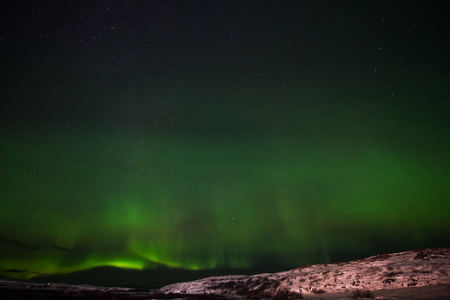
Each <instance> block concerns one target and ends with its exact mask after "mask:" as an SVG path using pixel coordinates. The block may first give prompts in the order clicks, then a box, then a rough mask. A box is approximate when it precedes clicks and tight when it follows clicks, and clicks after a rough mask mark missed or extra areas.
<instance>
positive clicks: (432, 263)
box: [159, 248, 450, 298]
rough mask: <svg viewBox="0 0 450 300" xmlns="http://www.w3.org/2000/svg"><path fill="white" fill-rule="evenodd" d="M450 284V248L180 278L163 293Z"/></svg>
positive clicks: (278, 292) (316, 291) (300, 292)
mask: <svg viewBox="0 0 450 300" xmlns="http://www.w3.org/2000/svg"><path fill="white" fill-rule="evenodd" d="M430 285H446V286H449V285H450V249H449V248H438V249H423V250H413V251H406V252H400V253H394V254H381V255H377V256H372V257H368V258H365V259H360V260H355V261H351V262H346V263H336V264H322V265H307V266H303V267H300V268H297V269H294V270H290V271H286V272H279V273H273V274H258V275H253V276H241V275H233V276H220V277H209V278H205V279H201V280H196V281H191V282H183V283H176V284H171V285H168V286H165V287H163V288H161V289H160V290H159V293H162V294H182V295H216V296H225V297H255V298H272V297H273V298H287V297H301V296H307V295H325V294H328V293H342V292H346V293H351V292H352V291H360V292H361V293H363V292H365V291H376V290H386V289H388V290H390V289H392V290H393V289H399V288H410V287H421V286H430Z"/></svg>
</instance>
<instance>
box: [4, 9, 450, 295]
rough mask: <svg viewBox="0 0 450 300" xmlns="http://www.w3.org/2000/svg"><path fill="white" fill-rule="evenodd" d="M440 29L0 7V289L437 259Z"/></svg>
mask: <svg viewBox="0 0 450 300" xmlns="http://www.w3.org/2000/svg"><path fill="white" fill-rule="evenodd" d="M446 12H448V7H447V6H446V5H445V4H441V5H438V4H437V3H435V4H426V3H425V2H418V3H410V2H409V1H406V2H404V3H403V2H395V3H390V2H389V1H388V2H383V1H382V2H377V3H373V4H368V3H359V2H358V1H350V2H334V1H330V2H328V1H324V2H320V3H319V4H317V3H314V4H312V3H309V4H308V3H303V2H296V1H285V2H276V1H259V2H253V1H227V2H220V1H219V2H215V1H198V2H192V3H183V4H182V3H181V2H178V1H174V2H170V1H168V2H166V1H155V2H150V3H146V2H145V1H129V2H118V1H76V2H70V1H68V2H64V4H63V3H59V2H57V1H41V2H34V1H14V2H11V3H8V4H7V5H5V6H4V7H2V8H1V20H2V23H1V29H2V31H1V50H2V55H1V65H2V70H1V72H0V74H1V78H2V85H1V100H2V101H1V112H0V115H1V130H0V135H1V147H0V159H1V160H0V161H1V177H0V179H1V180H0V188H1V191H2V193H1V198H0V275H4V276H8V277H12V278H21V279H30V278H32V279H33V280H39V278H40V277H42V276H57V275H61V274H68V273H72V272H78V271H89V270H93V269H95V268H97V267H116V268H122V269H132V270H139V271H141V272H152V274H154V276H156V277H157V276H158V272H159V270H164V272H166V271H167V270H174V271H173V273H172V275H171V276H172V277H171V278H170V281H171V282H176V281H177V280H178V277H177V275H176V274H177V272H178V271H180V272H181V271H183V270H185V271H186V270H188V271H189V270H208V271H209V272H211V274H214V270H217V272H221V273H223V272H228V273H229V274H233V273H234V270H239V271H240V272H248V273H252V271H253V270H261V271H281V270H284V269H288V268H295V267H298V266H300V265H303V264H310V263H327V262H336V261H341V260H349V259H357V258H361V257H364V256H368V255H373V254H378V253H383V252H392V251H403V250H409V249H416V248H425V247H449V246H450V241H449V239H448V237H449V234H450V229H449V222H448V220H450V210H449V208H450V205H449V203H450V202H449V200H450V199H449V195H450V172H449V170H450V139H449V138H448V137H449V128H450V121H449V120H448V115H449V112H450V110H449V107H450V106H449V101H450V98H449V97H450V87H449V84H448V82H449V79H450V76H449V75H450V72H449V70H450V56H449V45H450V40H449V32H448V28H450V27H449V26H448V25H449V24H448V19H447V13H446ZM149 270H150V271H149ZM161 272H162V271H161ZM97 279H98V280H100V282H102V283H103V284H108V281H107V280H106V279H105V280H104V281H101V278H100V279H99V278H97ZM90 280H92V278H91V277H88V276H87V275H86V278H85V281H86V283H89V282H90ZM155 280H156V279H155ZM153 285H154V283H152V282H148V286H153Z"/></svg>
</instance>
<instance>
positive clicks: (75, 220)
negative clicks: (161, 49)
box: [0, 133, 450, 278]
mask: <svg viewBox="0 0 450 300" xmlns="http://www.w3.org/2000/svg"><path fill="white" fill-rule="evenodd" d="M39 136H40V137H39V138H38V139H36V138H35V137H31V136H21V135H20V133H18V134H17V135H15V136H14V137H5V136H4V137H3V145H4V147H3V149H2V153H1V156H2V165H3V166H5V167H6V168H8V170H11V173H10V174H9V176H8V178H4V182H5V181H7V184H6V182H5V183H4V184H5V185H4V186H5V187H6V186H7V187H8V188H7V189H5V193H4V197H6V199H10V201H9V202H8V203H6V204H7V205H3V207H2V211H1V212H0V220H1V228H2V238H3V240H2V248H1V249H2V255H1V258H0V264H1V265H2V268H3V269H4V270H27V271H29V272H30V273H16V274H13V275H12V276H13V277H18V278H30V277H33V276H36V275H38V274H36V273H42V274H46V275H48V274H58V273H66V272H73V271H78V270H83V269H88V268H93V267H97V266H115V267H121V268H131V269H144V268H156V267H158V266H167V267H176V268H185V269H191V270H198V269H213V268H230V269H234V268H251V267H254V266H255V265H256V264H260V263H261V262H263V261H265V260H266V259H269V260H272V259H275V260H276V261H277V263H278V264H279V265H282V266H296V265H300V264H303V263H307V262H330V261H331V260H336V259H339V253H341V252H346V253H350V254H353V255H355V256H358V255H361V254H363V253H371V252H376V251H377V250H379V251H383V250H390V249H395V248H396V247H399V248H411V247H412V248H417V247H423V246H426V245H427V243H429V242H430V239H431V238H434V237H436V236H437V237H438V236H439V234H440V232H442V230H443V229H444V231H445V228H446V226H447V225H446V224H447V220H448V218H449V217H450V216H449V211H448V210H444V209H442V208H444V207H447V205H448V203H447V198H446V194H447V193H448V189H449V187H448V185H446V184H445V183H446V182H447V181H448V172H446V168H444V166H443V165H442V162H443V159H444V158H445V157H446V155H445V154H440V153H438V152H439V151H438V152H436V151H435V150H428V151H427V152H422V153H420V154H419V153H416V152H415V151H414V150H410V149H409V148H408V147H405V149H402V148H397V149H393V148H389V147H388V146H383V145H373V144H371V143H370V142H366V141H361V143H358V144H356V145H351V144H350V145H349V144H336V143H331V144H327V143H323V141H308V140H306V139H303V140H302V139H296V138H295V137H294V136H288V135H286V136H277V137H265V138H261V139H256V140H252V139H249V138H247V137H242V138H240V137H228V138H220V139H218V138H209V139H208V140H206V141H205V140H201V139H200V138H199V137H189V138H184V137H179V138H170V139H167V138H161V137H158V136H147V135H128V136H125V135H118V136H108V135H104V136H102V135H100V134H96V135H92V136H84V135H82V134H80V135H79V136H77V137H76V138H72V137H64V136H63V135H61V136H58V135H52V134H48V135H43V134H41V135H39ZM430 233H431V235H430ZM373 249H376V250H373ZM31 272H36V273H31ZM10 276H11V274H10Z"/></svg>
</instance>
